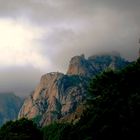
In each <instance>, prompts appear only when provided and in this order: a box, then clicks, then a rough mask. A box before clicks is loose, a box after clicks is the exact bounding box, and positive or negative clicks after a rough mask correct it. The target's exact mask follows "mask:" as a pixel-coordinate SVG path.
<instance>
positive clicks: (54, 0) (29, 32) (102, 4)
mask: <svg viewBox="0 0 140 140" xmlns="http://www.w3.org/2000/svg"><path fill="white" fill-rule="evenodd" d="M139 7H140V1H139V0H133V1H132V0H26V1H25V0H0V31H1V32H0V38H1V39H0V52H1V54H0V65H1V67H2V69H6V70H5V71H6V73H5V74H4V73H3V72H4V71H2V70H0V74H1V76H2V75H5V78H7V79H8V76H6V75H8V72H9V73H11V75H12V73H13V75H14V76H15V77H16V78H15V80H14V83H16V81H22V78H23V80H25V81H30V82H31V81H32V80H34V81H36V82H37V81H38V80H39V79H38V77H39V75H41V73H42V74H44V73H47V72H50V71H62V72H65V71H66V69H67V67H68V63H69V60H70V58H71V57H72V56H74V55H79V54H83V53H84V54H85V55H86V56H87V57H88V56H89V55H92V54H97V53H100V52H111V51H119V52H120V53H121V54H122V56H123V57H125V58H127V59H129V60H134V59H136V58H137V57H138V48H139V47H140V46H139V44H138V38H139V37H140V28H139V25H140V14H139V13H140V8H139ZM28 67H30V71H29V73H30V76H28V77H26V75H27V73H28ZM22 69H26V71H22ZM34 70H35V71H36V72H37V73H38V74H37V75H38V77H36V76H35V74H34V72H33V71H34ZM17 71H18V72H17ZM20 72H23V74H22V75H23V76H21V79H18V78H17V76H16V73H20ZM32 73H33V74H32ZM18 75H20V74H18ZM24 76H25V77H26V78H25V77H24ZM32 77H35V78H32ZM24 78H25V79H24ZM3 79H4V77H2V80H1V81H0V85H3V84H6V81H5V82H2V81H4V80H3ZM10 79H14V77H11V78H10ZM16 79H17V80H16ZM19 83H20V82H19ZM27 83H28V82H27ZM10 85H11V86H10ZM21 85H23V84H18V86H16V84H10V83H9V85H8V86H7V88H8V87H9V88H8V89H10V87H11V89H12V87H16V88H14V90H15V91H19V89H22V90H21V91H22V92H23V88H21ZM28 85H30V84H28ZM31 87H33V84H32V86H31ZM0 88H2V87H0ZM26 89H27V90H28V91H29V90H31V88H29V86H27V85H26V84H25V86H24V90H26Z"/></svg>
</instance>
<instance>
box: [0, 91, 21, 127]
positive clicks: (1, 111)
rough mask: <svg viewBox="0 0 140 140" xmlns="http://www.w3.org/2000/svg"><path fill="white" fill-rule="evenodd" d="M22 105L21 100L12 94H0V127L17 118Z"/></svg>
mask: <svg viewBox="0 0 140 140" xmlns="http://www.w3.org/2000/svg"><path fill="white" fill-rule="evenodd" d="M22 103H23V100H22V99H21V98H19V97H18V96H16V95H14V94H13V93H0V126H1V125H2V124H4V123H5V122H6V121H9V120H14V119H16V118H17V116H18V112H19V110H20V108H21V106H22Z"/></svg>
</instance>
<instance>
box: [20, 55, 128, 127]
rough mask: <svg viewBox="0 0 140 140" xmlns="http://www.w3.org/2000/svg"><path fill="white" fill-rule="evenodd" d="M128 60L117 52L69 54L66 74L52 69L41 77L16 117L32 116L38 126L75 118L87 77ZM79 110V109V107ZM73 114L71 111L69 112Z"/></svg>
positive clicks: (85, 90) (85, 93) (122, 64)
mask: <svg viewBox="0 0 140 140" xmlns="http://www.w3.org/2000/svg"><path fill="white" fill-rule="evenodd" d="M128 64H129V62H128V61H126V60H124V59H123V58H121V57H120V56H119V55H118V54H117V55H116V54H115V55H108V54H104V55H96V56H91V57H89V58H88V59H86V58H85V56H84V55H80V56H75V57H72V59H71V60H70V64H69V67H68V70H67V73H66V74H63V73H58V72H52V73H48V74H45V75H43V76H42V77H41V80H40V83H39V84H38V86H37V87H36V89H35V91H34V92H33V94H32V95H30V96H29V97H28V98H27V99H26V100H25V102H24V104H23V106H22V108H21V109H20V112H19V115H18V118H23V117H25V118H28V119H33V120H35V121H36V122H37V123H38V124H39V125H40V126H45V125H47V124H50V123H52V122H54V121H61V120H63V121H66V122H67V121H69V116H73V117H74V118H72V119H71V120H78V118H79V117H80V115H78V118H77V115H74V114H76V111H77V110H78V107H79V106H82V104H83V103H84V102H85V100H86V98H87V88H88V83H89V79H90V78H91V77H94V76H95V75H97V74H98V73H100V72H102V71H104V70H106V69H121V68H123V67H125V66H126V65H128ZM81 112H82V111H81ZM72 114H73V115H72Z"/></svg>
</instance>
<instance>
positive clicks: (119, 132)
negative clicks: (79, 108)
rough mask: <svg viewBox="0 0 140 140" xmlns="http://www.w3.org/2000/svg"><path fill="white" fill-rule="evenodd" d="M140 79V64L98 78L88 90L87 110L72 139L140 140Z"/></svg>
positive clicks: (138, 62) (75, 128) (103, 74)
mask: <svg viewBox="0 0 140 140" xmlns="http://www.w3.org/2000/svg"><path fill="white" fill-rule="evenodd" d="M139 79H140V60H138V61H137V62H136V63H133V64H131V65H130V66H128V67H127V68H125V69H123V70H122V71H120V72H114V71H111V70H110V71H106V72H104V73H102V74H100V75H98V76H96V77H95V78H94V79H93V80H92V82H91V84H90V88H89V93H90V98H89V100H88V103H89V106H88V109H87V110H86V112H84V114H83V116H82V117H81V120H80V121H79V122H78V123H77V124H76V125H75V126H74V129H73V131H72V132H71V136H70V137H71V139H73V138H74V137H75V138H76V139H78V140H85V139H95V140H103V139H108V140H112V139H113V140H118V139H133V140H135V139H140V137H139V130H140V119H139V118H140V115H139V110H140V82H139ZM79 134H80V135H79Z"/></svg>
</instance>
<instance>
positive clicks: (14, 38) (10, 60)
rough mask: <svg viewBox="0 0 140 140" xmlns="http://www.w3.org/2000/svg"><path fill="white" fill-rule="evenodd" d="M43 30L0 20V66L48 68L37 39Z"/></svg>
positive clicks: (49, 63) (47, 61)
mask: <svg viewBox="0 0 140 140" xmlns="http://www.w3.org/2000/svg"><path fill="white" fill-rule="evenodd" d="M42 34H43V30H42V29H41V28H39V27H34V26H31V25H26V24H23V23H19V22H17V21H14V20H11V19H9V20H7V19H6V20H0V51H1V55H0V65H1V67H5V66H13V65H14V66H26V65H27V66H28V65H31V66H33V67H35V68H38V69H43V68H44V66H48V67H49V66H50V65H51V62H50V60H49V58H48V59H47V58H46V57H45V56H43V55H42V54H41V52H40V46H39V44H36V41H35V40H37V39H39V38H41V37H42Z"/></svg>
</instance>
